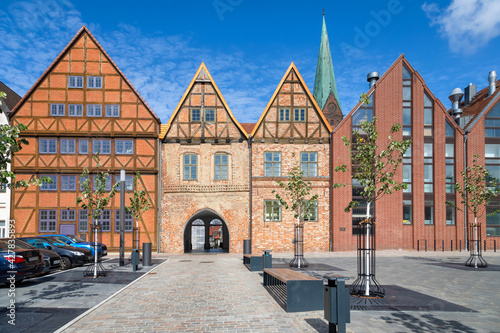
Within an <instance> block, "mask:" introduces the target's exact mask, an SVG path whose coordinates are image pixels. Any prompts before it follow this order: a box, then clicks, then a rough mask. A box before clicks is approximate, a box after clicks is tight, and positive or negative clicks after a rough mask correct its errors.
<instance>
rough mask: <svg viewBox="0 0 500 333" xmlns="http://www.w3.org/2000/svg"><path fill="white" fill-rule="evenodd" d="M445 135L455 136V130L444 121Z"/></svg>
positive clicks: (448, 136)
mask: <svg viewBox="0 0 500 333" xmlns="http://www.w3.org/2000/svg"><path fill="white" fill-rule="evenodd" d="M446 137H447V138H454V137H455V130H454V129H453V127H452V126H451V125H450V123H448V122H446Z"/></svg>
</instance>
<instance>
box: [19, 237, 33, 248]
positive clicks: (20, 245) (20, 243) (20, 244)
mask: <svg viewBox="0 0 500 333" xmlns="http://www.w3.org/2000/svg"><path fill="white" fill-rule="evenodd" d="M15 243H16V246H19V248H20V249H36V247H34V246H33V245H30V244H28V243H26V242H25V241H22V240H20V239H16V241H15Z"/></svg>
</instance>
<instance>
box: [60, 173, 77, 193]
mask: <svg viewBox="0 0 500 333" xmlns="http://www.w3.org/2000/svg"><path fill="white" fill-rule="evenodd" d="M61 191H76V176H61Z"/></svg>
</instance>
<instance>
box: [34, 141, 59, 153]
mask: <svg viewBox="0 0 500 333" xmlns="http://www.w3.org/2000/svg"><path fill="white" fill-rule="evenodd" d="M51 145H52V146H51ZM43 146H45V149H43V150H42V147H43ZM38 153H40V154H57V139H39V140H38Z"/></svg>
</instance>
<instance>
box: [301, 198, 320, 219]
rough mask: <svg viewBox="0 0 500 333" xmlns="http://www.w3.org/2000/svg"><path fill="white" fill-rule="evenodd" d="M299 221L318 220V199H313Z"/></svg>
mask: <svg viewBox="0 0 500 333" xmlns="http://www.w3.org/2000/svg"><path fill="white" fill-rule="evenodd" d="M301 221H303V222H317V221H318V201H314V202H313V203H312V205H311V206H310V207H309V211H308V212H304V213H303V215H302V219H301Z"/></svg>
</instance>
